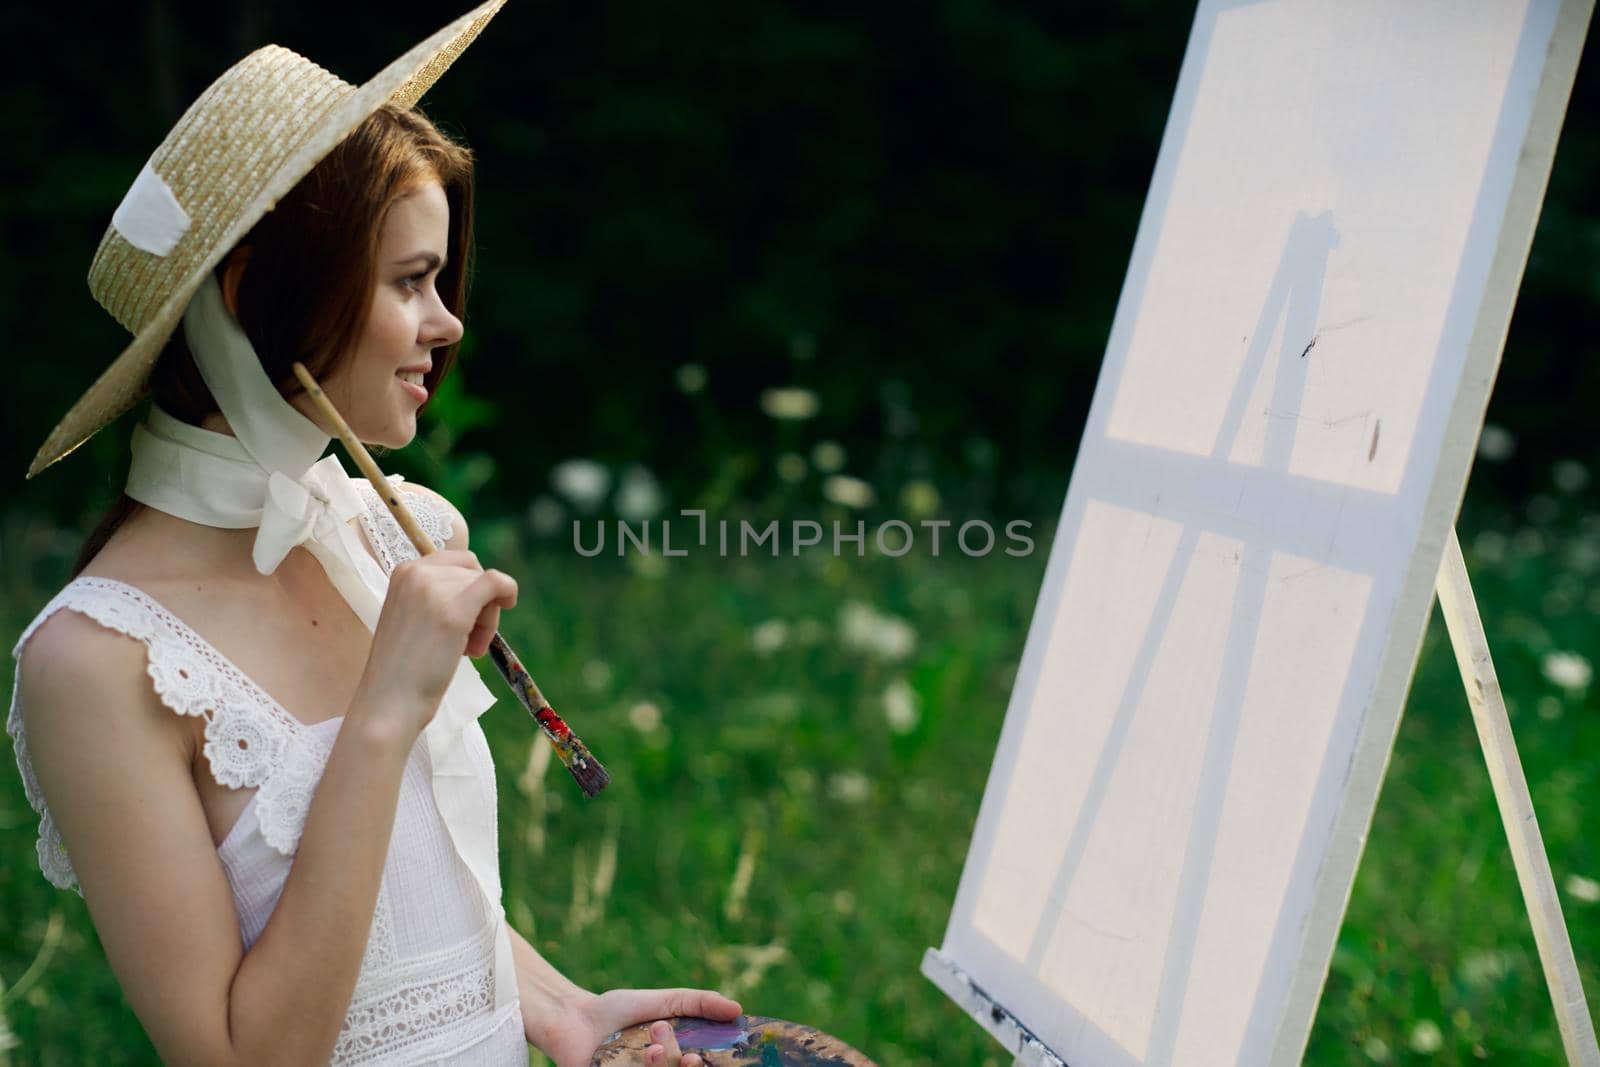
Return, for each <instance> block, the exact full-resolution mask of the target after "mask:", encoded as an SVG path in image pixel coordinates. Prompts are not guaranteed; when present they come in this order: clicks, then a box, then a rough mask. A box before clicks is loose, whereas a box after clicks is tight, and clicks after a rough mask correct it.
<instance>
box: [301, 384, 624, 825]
mask: <svg viewBox="0 0 1600 1067" xmlns="http://www.w3.org/2000/svg"><path fill="white" fill-rule="evenodd" d="M294 373H295V376H296V377H298V378H299V379H300V384H301V385H303V386H305V387H306V392H307V393H309V394H310V396H311V399H312V400H313V401H315V402H316V404H317V406H318V407H319V408H321V409H322V413H323V414H324V415H326V416H328V421H329V422H331V423H333V426H334V429H335V430H336V431H338V434H339V440H341V441H343V442H344V447H345V450H346V451H347V452H349V453H350V456H351V458H352V459H354V460H355V461H356V466H358V467H360V468H361V473H362V474H365V475H366V476H367V481H369V482H371V483H372V487H373V488H374V489H376V490H377V491H378V497H379V499H381V500H382V501H383V502H384V503H385V504H387V505H388V507H389V513H390V514H391V515H393V516H394V519H395V521H396V522H398V523H399V524H400V529H402V530H404V531H405V532H406V536H407V537H409V538H410V539H411V543H412V544H413V545H415V546H416V549H417V552H418V553H419V554H421V555H424V556H426V555H430V554H432V553H433V552H436V551H438V546H437V545H435V544H434V543H433V538H431V537H429V536H428V535H427V534H426V533H423V531H422V527H421V526H419V525H417V520H416V517H415V516H414V515H412V514H411V511H410V509H409V508H407V507H406V506H405V503H404V502H403V501H402V500H401V499H400V494H399V493H397V492H396V491H395V487H394V486H393V485H391V484H390V482H389V480H388V479H387V478H385V477H384V476H383V471H381V470H379V469H378V465H377V464H376V463H375V462H373V459H372V457H371V456H370V455H368V454H367V448H366V446H365V445H363V444H362V443H361V439H360V438H359V437H357V436H356V435H355V434H354V433H352V432H351V430H350V427H349V425H348V424H347V423H346V422H345V421H344V417H343V416H341V415H340V414H339V409H338V408H336V407H334V406H333V401H331V400H329V399H328V397H327V394H325V393H324V392H323V391H322V387H321V386H319V385H317V380H316V379H315V378H313V377H312V376H311V372H310V371H308V370H306V368H305V365H304V364H302V363H299V362H296V363H295V365H294ZM489 658H490V659H492V660H493V661H494V665H495V669H496V670H498V671H499V672H500V677H502V678H504V679H505V680H506V684H507V685H509V686H510V687H511V691H512V692H513V693H515V694H516V695H517V699H518V700H520V701H521V702H522V706H523V707H525V708H527V709H528V714H530V715H532V716H533V720H534V722H537V723H538V724H539V728H540V729H541V730H543V731H544V735H545V737H547V738H549V739H550V744H551V745H553V746H555V750H556V755H557V756H560V757H561V763H562V765H563V766H565V767H566V768H567V770H568V771H569V772H570V773H571V774H572V777H573V780H574V781H576V782H577V783H578V788H580V789H582V790H583V793H584V796H590V797H592V796H594V795H595V794H596V793H598V792H600V790H602V789H604V788H605V787H606V785H607V784H608V783H609V782H610V781H611V775H609V774H607V773H606V769H605V768H604V767H602V766H601V765H600V761H599V760H597V759H595V758H594V756H593V754H591V753H590V751H589V746H588V745H585V744H584V743H583V740H582V739H581V738H579V737H578V735H577V734H575V733H573V732H572V729H571V728H570V727H569V726H567V724H566V723H565V722H563V721H562V719H561V716H559V715H557V714H556V712H555V709H554V708H552V707H551V706H550V703H549V701H547V700H545V698H544V694H543V693H541V692H540V691H539V687H538V685H536V684H535V683H534V680H533V675H531V674H529V673H528V671H527V668H525V667H523V665H522V661H521V660H519V659H518V658H517V654H516V653H515V652H513V651H511V646H510V645H508V644H506V639H505V638H503V637H501V636H500V632H499V631H498V630H496V631H495V635H494V638H493V639H492V640H491V641H490V642H489Z"/></svg>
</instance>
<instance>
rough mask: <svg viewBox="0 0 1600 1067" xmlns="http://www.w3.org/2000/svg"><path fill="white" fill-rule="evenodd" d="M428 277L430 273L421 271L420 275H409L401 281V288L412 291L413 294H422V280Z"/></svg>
mask: <svg viewBox="0 0 1600 1067" xmlns="http://www.w3.org/2000/svg"><path fill="white" fill-rule="evenodd" d="M427 276H428V272H427V271H421V272H420V273H417V274H408V275H406V276H405V277H404V278H401V279H400V286H401V288H404V289H409V290H411V291H412V292H413V293H418V292H421V291H422V280H423V279H424V278H426V277H427Z"/></svg>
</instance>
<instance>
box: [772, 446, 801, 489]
mask: <svg viewBox="0 0 1600 1067" xmlns="http://www.w3.org/2000/svg"><path fill="white" fill-rule="evenodd" d="M777 467H778V477H780V478H782V479H783V480H784V481H786V482H789V483H790V484H793V483H795V482H801V481H804V480H805V477H806V461H805V457H804V456H801V455H800V454H799V453H798V452H785V453H783V455H781V456H779V457H778V460H777Z"/></svg>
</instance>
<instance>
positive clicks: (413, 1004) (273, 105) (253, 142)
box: [7, 0, 739, 1067]
mask: <svg viewBox="0 0 1600 1067" xmlns="http://www.w3.org/2000/svg"><path fill="white" fill-rule="evenodd" d="M501 2H503V0H491V2H490V3H487V4H485V5H483V6H482V7H480V8H478V9H477V10H475V11H473V12H471V13H469V14H468V15H466V16H464V17H463V18H461V19H459V20H457V21H456V22H455V23H452V24H451V25H450V26H447V27H445V29H443V30H441V31H440V32H439V33H437V34H435V35H434V36H433V37H430V38H429V39H428V40H426V41H424V42H423V43H422V44H420V45H418V46H417V47H416V48H414V49H412V50H411V51H410V52H408V53H406V55H405V56H402V57H401V58H400V59H399V60H396V61H395V63H393V64H391V65H390V66H389V67H388V68H386V69H385V70H384V71H383V72H381V73H380V74H379V75H378V76H377V77H375V78H374V79H372V81H370V82H368V83H367V84H366V85H364V86H362V87H360V88H354V87H351V86H348V85H346V84H345V83H343V82H340V81H339V80H338V79H336V78H333V77H332V76H331V75H329V74H327V72H326V71H323V70H321V68H318V67H315V66H314V65H313V64H311V63H309V62H308V61H306V60H304V59H302V58H301V57H299V56H296V55H294V54H293V53H290V52H287V51H286V50H284V49H280V48H276V47H275V46H269V47H268V48H264V49H261V50H259V51H257V52H255V53H252V54H251V55H250V56H249V57H246V59H244V60H242V61H240V63H239V64H237V65H236V66H235V67H233V68H231V69H230V70H229V71H228V72H227V73H225V74H224V75H223V76H222V78H220V79H219V80H218V81H217V83H215V84H214V85H213V86H212V87H211V88H210V89H208V90H207V91H206V93H205V94H203V95H202V96H201V97H200V98H199V99H198V100H197V101H196V102H195V103H194V104H193V105H192V106H191V107H190V109H189V111H188V112H186V113H185V115H184V116H183V118H182V119H180V120H179V123H178V125H177V126H176V127H174V129H173V131H172V132H171V133H170V134H169V135H168V137H167V139H166V140H165V141H164V142H163V144H162V145H161V146H160V147H159V148H158V149H157V151H156V153H155V154H154V155H153V156H152V157H151V161H150V163H149V164H147V165H146V167H145V169H144V171H142V172H141V174H140V176H139V179H138V180H137V181H136V182H135V183H134V186H133V188H131V189H130V190H129V193H128V196H127V197H126V198H125V199H124V201H123V203H122V205H121V206H120V207H119V208H118V210H117V213H116V214H115V215H114V216H113V223H112V227H111V229H110V230H108V231H107V234H106V237H105V239H104V240H103V241H102V243H101V246H100V249H99V250H98V251H97V253H96V256H95V260H94V264H93V266H92V267H91V271H90V287H91V290H93V292H94V293H95V296H96V298H97V299H99V300H100V302H101V303H102V304H104V305H105V306H106V307H107V309H108V310H110V311H112V313H113V314H114V315H116V316H117V317H118V319H119V320H120V321H122V322H123V324H124V325H126V326H128V327H129V328H130V330H132V331H133V333H134V334H135V340H134V342H133V343H132V344H131V345H130V346H129V348H128V349H127V350H126V351H124V352H123V354H122V355H121V356H119V357H118V359H117V360H116V361H114V362H113V363H112V365H111V367H110V368H109V369H108V370H107V371H106V372H105V373H104V374H103V375H102V376H101V378H100V380H99V381H97V382H96V383H95V385H94V387H93V388H91V389H90V391H89V392H88V393H87V394H86V395H85V397H84V398H83V399H82V400H80V401H79V402H78V404H77V405H75V406H74V408H73V409H72V410H71V411H70V412H69V413H68V415H67V417H66V418H65V419H64V420H63V422H62V424H61V425H60V426H59V427H58V428H57V430H56V431H55V432H54V433H53V434H52V435H51V438H50V439H49V440H48V441H47V442H46V444H45V446H44V448H42V449H41V450H40V454H39V456H38V457H37V458H36V459H35V461H34V466H33V469H32V470H31V471H30V477H31V476H32V475H33V474H36V473H38V472H39V471H40V470H42V469H43V468H44V467H47V466H49V465H50V464H51V463H54V462H55V461H56V460H58V459H60V458H61V457H62V456H64V455H65V454H66V453H67V452H70V451H71V450H72V449H73V448H75V447H77V445H78V444H80V443H81V442H82V441H83V440H84V439H86V438H87V437H88V436H90V435H91V434H93V433H94V432H95V431H97V430H98V429H100V428H101V427H102V426H104V425H105V424H106V423H107V422H109V421H110V420H111V419H113V418H114V417H115V416H116V415H117V414H118V413H120V411H122V410H125V409H126V407H128V406H129V405H130V404H131V403H132V402H133V401H134V400H137V398H138V396H139V395H141V394H142V392H144V391H145V389H146V388H147V387H149V388H151V389H153V391H154V394H155V400H154V404H153V405H152V407H151V409H150V412H149V415H148V417H147V418H146V420H145V422H144V423H142V424H141V425H139V426H138V427H136V428H135V432H134V440H133V460H132V463H131V465H130V471H129V477H128V484H127V490H126V495H125V496H124V498H123V499H122V500H120V501H119V502H118V504H117V505H116V506H115V507H114V508H113V509H112V511H111V513H109V514H108V515H107V517H106V519H105V520H104V521H103V522H102V523H101V524H100V526H99V528H98V529H97V530H96V531H95V532H94V534H93V535H91V537H90V539H89V541H88V543H87V544H86V545H85V546H84V550H83V552H82V554H81V555H80V558H79V561H78V566H77V568H76V569H75V572H74V577H73V580H72V582H70V583H69V584H68V585H67V587H66V588H64V589H63V590H62V591H61V592H60V593H59V594H58V595H57V596H56V597H55V598H54V599H53V600H52V601H51V603H50V604H49V605H47V606H46V607H45V609H44V610H43V611H41V612H40V614H39V616H38V617H37V618H36V619H35V620H34V622H33V623H32V624H31V625H30V626H29V627H28V628H27V630H26V631H25V632H24V634H23V635H22V637H21V639H20V640H19V641H18V643H17V647H16V655H17V656H18V666H17V686H16V691H15V694H14V697H13V703H12V709H11V714H10V716H9V718H8V721H7V729H8V731H9V732H10V733H11V734H12V737H13V740H14V742H15V745H16V751H17V760H18V765H19V768H20V769H21V771H22V774H23V777H24V781H25V783H26V785H27V787H28V796H29V800H30V802H32V803H33V805H34V807H35V808H36V809H37V810H38V811H39V813H40V815H41V822H40V844H39V855H40V862H41V866H42V868H43V870H44V873H45V874H46V876H47V877H49V878H50V880H51V881H52V882H53V883H54V884H56V885H58V886H61V887H63V888H73V889H76V890H77V891H79V892H80V893H81V894H82V895H83V897H84V898H85V901H86V902H87V904H88V907H89V911H90V915H91V917H92V919H93V921H94V924H95V928H96V931H97V933H98V934H99V936H100V939H101V941H102V943H103V944H104V945H105V948H106V953H107V956H108V959H109V962H110V964H111V966H112V969H113V970H114V971H115V973H116V974H117V977H118V979H119V981H120V982H121V984H122V987H123V989H124V991H125V993H126V995H127V997H128V1000H129V1002H130V1004H131V1005H132V1007H133V1009H134V1011H135V1013H136V1014H137V1015H138V1017H139V1019H140V1021H141V1022H142V1023H143V1025H144V1026H145V1028H146V1030H147V1032H148V1033H149V1035H150V1038H151V1040H152V1042H153V1043H154V1044H155V1046H156V1048H157V1050H158V1051H159V1053H160V1054H161V1056H162V1058H163V1059H164V1060H165V1061H166V1062H168V1063H173V1064H179V1063H184V1064H187V1063H204V1064H250V1065H257V1064H277V1063H283V1064H304V1063H315V1062H330V1061H331V1062H334V1063H350V1064H354V1063H384V1064H412V1063H449V1064H491V1065H492V1064H501V1063H504V1064H512V1063H515V1064H522V1063H525V1062H526V1060H527V1045H528V1044H530V1043H531V1044H533V1045H536V1046H538V1047H539V1048H541V1049H543V1050H544V1051H545V1052H546V1053H547V1054H549V1055H550V1056H551V1057H552V1058H553V1059H554V1060H555V1062H556V1063H557V1064H559V1065H561V1067H577V1065H580V1064H587V1063H588V1062H589V1060H590V1058H591V1056H592V1055H593V1053H594V1051H595V1049H596V1048H597V1047H598V1046H599V1044H600V1043H601V1042H603V1041H604V1040H605V1039H606V1037H608V1036H609V1035H610V1034H611V1033H612V1032H614V1031H616V1030H618V1029H620V1028H622V1027H624V1026H628V1025H631V1024H633V1023H636V1022H640V1021H643V1020H648V1019H652V1018H656V1019H659V1018H660V1017H663V1016H668V1015H680V1014H681V1015H706V1016H710V1017H714V1018H719V1019H728V1018H732V1017H733V1016H735V1015H736V1014H737V1013H738V1011H739V1007H738V1005H737V1004H735V1003H733V1002H732V1001H730V1000H727V999H726V998H723V997H720V996H718V995H717V994H715V993H711V992H707V991H703V990H684V989H680V990H614V991H611V992H608V993H605V994H602V995H598V996H596V995H594V994H590V993H586V992H584V991H583V990H581V989H579V988H578V987H577V986H576V985H574V984H573V983H571V982H570V981H568V980H567V979H565V978H564V977H562V976H561V975H560V974H559V973H557V972H556V971H555V970H554V969H553V968H552V967H551V966H550V965H549V964H548V963H547V962H546V961H544V960H543V959H542V958H541V957H540V956H539V954H538V953H537V952H536V951H535V950H534V948H533V947H532V946H531V945H530V944H529V943H528V942H527V941H526V940H525V939H524V938H522V937H521V936H520V935H518V934H516V932H515V931H513V930H511V929H510V927H509V925H508V924H507V923H506V921H505V914H504V910H503V907H502V905H501V900H500V883H499V873H498V867H497V863H498V861H497V853H496V842H495V832H496V823H495V806H494V771H493V764H492V762H491V761H490V759H489V753H488V749H487V746H486V743H485V742H484V739H483V734H482V731H481V729H480V728H479V726H478V724H477V716H478V715H479V714H480V713H481V712H482V711H483V710H485V709H486V708H487V707H489V706H490V705H491V704H493V703H494V696H493V694H491V693H489V692H488V690H487V689H486V688H484V687H483V685H482V683H481V682H480V681H479V680H478V678H477V675H476V673H475V671H474V670H473V669H472V667H471V665H470V664H468V663H466V661H465V660H464V659H463V656H462V653H463V650H464V651H465V653H466V655H467V656H471V657H477V656H481V655H483V654H484V653H485V652H486V651H487V648H488V643H489V639H490V637H491V636H492V635H493V634H494V632H495V631H496V629H497V627H498V619H499V613H500V610H501V609H502V608H509V607H512V606H514V605H515V604H516V601H517V586H516V583H515V582H514V581H513V580H512V579H511V578H510V577H509V576H507V575H505V574H503V573H501V572H499V571H495V570H487V571H486V570H484V569H483V568H482V567H481V566H480V565H479V564H478V561H477V559H476V557H475V556H474V555H473V554H472V552H470V551H469V550H468V548H467V531H466V524H465V523H464V522H463V521H462V520H461V518H460V516H459V515H458V514H456V513H455V511H454V509H453V508H452V507H451V506H450V505H449V504H448V503H447V502H445V501H444V500H443V499H442V498H440V497H438V496H436V495H435V494H433V493H431V492H429V491H427V490H423V489H420V488H413V489H410V490H406V491H405V495H406V496H407V497H408V502H409V504H410V506H411V507H412V509H413V510H414V511H415V512H417V514H418V516H419V519H420V520H421V521H422V523H423V524H424V526H425V527H427V528H428V529H429V531H430V533H431V535H432V536H433V537H434V539H435V540H436V541H437V542H439V544H440V546H441V551H439V552H436V553H433V554H431V555H429V556H426V557H423V558H417V557H416V552H415V550H414V549H412V548H411V547H410V545H409V544H408V543H407V542H406V540H405V538H404V537H403V535H401V534H400V531H399V529H398V526H397V525H396V524H395V523H394V521H393V519H392V518H390V517H389V515H388V513H387V511H386V509H385V508H384V506H383V505H382V503H381V502H380V501H379V499H378V496H377V494H376V493H375V492H374V491H373V490H372V489H371V487H370V486H368V485H367V484H366V483H365V481H364V480H363V479H359V478H356V479H352V478H350V477H349V476H348V475H347V474H346V473H345V472H344V470H343V468H342V467H341V466H340V465H339V462H338V460H337V459H336V458H333V457H331V456H330V457H328V458H326V459H323V460H321V461H320V462H319V461H317V457H318V456H319V455H320V454H321V452H322V451H323V449H324V448H325V447H326V446H327V444H328V442H329V439H330V437H331V435H332V433H333V428H332V427H331V426H328V425H325V424H324V422H323V420H322V418H321V415H320V413H319V412H318V411H317V409H316V408H315V406H314V405H313V404H312V403H311V401H310V399H309V398H308V397H307V396H305V395H304V393H303V392H302V391H301V390H300V389H299V387H298V384H297V379H296V378H295V377H294V376H293V374H292V373H291V371H290V366H291V364H292V363H293V362H294V361H296V360H299V361H302V362H304V363H305V364H306V365H307V367H308V368H309V369H310V370H311V372H312V373H313V375H315V376H316V377H317V378H318V380H319V382H320V383H321V384H322V385H323V387H324V391H325V392H326V393H327V395H328V396H329V398H330V399H331V400H332V401H333V402H334V404H335V406H336V407H337V408H338V409H339V410H340V411H341V413H342V414H343V415H344V417H345V419H346V421H347V422H349V424H350V425H351V427H352V428H353V429H354V431H355V432H356V434H357V435H358V436H360V437H361V438H362V439H363V440H364V441H368V442H371V443H373V444H374V445H378V446H384V447H401V446H403V445H405V444H406V443H408V442H409V441H410V440H411V439H412V437H414V436H415V434H416V416H417V411H418V410H419V409H420V407H421V406H422V405H423V404H424V403H426V400H427V398H428V396H429V395H430V394H431V392H432V391H433V390H434V389H435V388H436V387H437V385H438V382H439V380H440V379H441V377H442V376H443V375H444V374H445V373H446V371H447V370H448V369H449V367H450V365H451V362H452V360H453V358H454V353H455V346H456V343H457V342H458V341H459V340H460V338H461V335H462V324H461V314H462V310H463V306H464V296H465V289H466V265H467V260H468V253H469V250H470V246H471V177H472V167H471V159H470V156H469V155H468V153H467V152H466V151H465V150H464V149H463V148H461V147H460V146H458V145H455V144H453V143H452V142H450V141H449V140H447V139H446V138H444V137H443V136H442V135H441V134H440V133H439V132H438V130H437V129H436V128H434V126H433V125H432V124H431V123H429V122H428V120H427V119H425V118H423V117H422V116H421V115H420V114H418V113H417V112H415V111H413V110H411V105H412V104H413V103H414V102H415V101H416V99H417V97H419V96H420V95H421V93H422V92H423V91H424V90H425V89H426V88H427V86H428V85H429V84H431V83H432V81H433V80H434V79H435V78H437V77H438V75H439V74H440V73H441V72H442V71H443V69H444V68H445V67H447V66H448V65H449V63H450V62H451V61H453V59H454V58H455V57H456V56H457V55H458V54H459V53H460V52H461V50H462V49H464V48H465V47H466V46H467V45H468V44H469V43H470V42H471V40H472V39H473V38H474V37H475V36H476V35H477V33H478V31H479V30H480V29H481V28H482V27H483V25H484V23H486V22H487V21H488V19H489V18H490V17H492V16H493V14H494V13H495V11H496V10H497V9H498V8H499V6H500V3H501ZM152 364H153V370H152ZM653 1036H655V1039H656V1041H657V1044H655V1045H653V1046H652V1047H651V1049H650V1051H649V1053H648V1059H649V1061H650V1062H652V1063H660V1064H682V1065H684V1067H696V1065H698V1064H699V1063H700V1059H699V1057H698V1056H695V1055H692V1054H690V1055H683V1054H681V1053H680V1050H679V1049H678V1047H677V1045H676V1042H675V1041H674V1040H673V1038H672V1036H671V1030H670V1027H667V1026H665V1024H662V1023H657V1025H656V1027H655V1028H654V1029H653Z"/></svg>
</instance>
